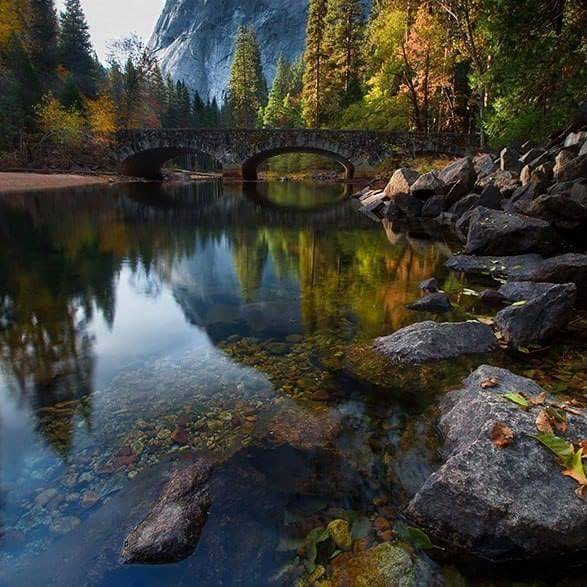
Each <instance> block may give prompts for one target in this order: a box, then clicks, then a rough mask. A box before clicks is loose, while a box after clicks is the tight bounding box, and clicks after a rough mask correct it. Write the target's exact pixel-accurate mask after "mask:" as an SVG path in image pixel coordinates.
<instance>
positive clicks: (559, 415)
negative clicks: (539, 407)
mask: <svg viewBox="0 0 587 587" xmlns="http://www.w3.org/2000/svg"><path fill="white" fill-rule="evenodd" d="M546 412H547V413H548V417H549V418H550V422H551V424H552V425H553V426H554V429H555V430H556V432H558V433H559V434H564V433H565V432H566V431H567V429H568V427H569V424H568V422H567V413H566V412H565V411H564V410H561V409H559V408H556V407H554V406H548V407H547V408H546Z"/></svg>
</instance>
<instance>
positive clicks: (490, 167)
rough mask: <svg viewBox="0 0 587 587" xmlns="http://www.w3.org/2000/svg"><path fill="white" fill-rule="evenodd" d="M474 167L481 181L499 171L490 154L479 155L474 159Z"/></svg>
mask: <svg viewBox="0 0 587 587" xmlns="http://www.w3.org/2000/svg"><path fill="white" fill-rule="evenodd" d="M473 165H474V167H475V172H476V173H477V177H478V178H479V179H482V178H483V177H487V176H488V175H491V174H492V173H495V172H496V171H497V170H498V169H499V167H498V166H497V164H496V163H495V161H494V160H493V157H492V156H491V155H490V154H489V153H481V154H480V155H477V156H476V157H475V158H474V159H473Z"/></svg>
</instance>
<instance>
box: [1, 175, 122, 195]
mask: <svg viewBox="0 0 587 587" xmlns="http://www.w3.org/2000/svg"><path fill="white" fill-rule="evenodd" d="M117 181H120V177H119V176H117V175H106V174H96V175H82V174H76V173H40V172H28V171H25V172H4V171H3V172H0V195H4V194H15V193H20V192H43V191H49V190H58V189H64V188H73V187H84V186H92V185H100V184H110V183H115V182H117Z"/></svg>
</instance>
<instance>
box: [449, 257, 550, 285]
mask: <svg viewBox="0 0 587 587" xmlns="http://www.w3.org/2000/svg"><path fill="white" fill-rule="evenodd" d="M542 262H543V259H542V257H541V256H540V255H536V254H529V255H512V256H505V257H500V256H477V255H454V256H452V257H449V259H448V260H447V261H446V263H445V266H446V267H447V268H448V269H450V270H451V271H456V272H458V273H468V274H471V275H483V276H485V275H489V276H492V277H496V278H499V279H502V278H505V279H520V274H521V273H522V272H523V273H524V275H525V274H529V273H530V272H531V271H533V270H535V269H536V268H537V267H538V266H540V264H541V263H542ZM523 279H527V278H526V277H524V278H523ZM545 281H554V280H552V279H550V280H545Z"/></svg>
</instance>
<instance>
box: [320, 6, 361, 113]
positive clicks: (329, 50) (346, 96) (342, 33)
mask: <svg viewBox="0 0 587 587" xmlns="http://www.w3.org/2000/svg"><path fill="white" fill-rule="evenodd" d="M363 26H364V9H363V5H362V3H361V1H360V0H328V6H327V11H326V18H325V21H324V27H325V30H324V49H325V54H326V60H325V64H326V66H325V68H324V74H325V75H324V83H323V88H322V96H323V99H324V105H325V111H326V114H327V117H328V118H329V119H332V118H333V117H334V116H336V115H337V114H338V113H339V112H340V111H341V110H342V109H343V108H345V107H346V106H349V105H350V104H352V103H353V102H355V101H357V100H359V99H360V98H361V86H360V77H359V74H360V68H361V41H362V36H363V35H362V31H363Z"/></svg>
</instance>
